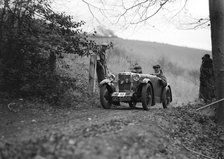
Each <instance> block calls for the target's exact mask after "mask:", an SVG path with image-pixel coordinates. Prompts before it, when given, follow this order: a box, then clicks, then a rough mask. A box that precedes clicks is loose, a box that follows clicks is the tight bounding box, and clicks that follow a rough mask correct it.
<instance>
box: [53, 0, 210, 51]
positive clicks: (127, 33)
mask: <svg viewBox="0 0 224 159" xmlns="http://www.w3.org/2000/svg"><path fill="white" fill-rule="evenodd" d="M54 1H55V3H54V4H53V8H55V9H56V10H58V11H61V12H65V13H67V14H69V15H72V16H74V19H75V20H78V21H79V20H84V21H85V22H86V24H85V28H86V29H87V30H89V31H93V30H94V29H96V28H97V26H103V27H105V28H106V29H111V30H113V31H114V32H115V34H116V35H118V36H119V37H121V38H125V39H136V40H144V41H153V42H161V43H168V44H173V45H180V46H187V47H193V48H199V49H206V50H211V39H210V28H209V27H206V28H200V29H196V30H195V29H191V30H186V27H184V26H185V25H184V24H185V23H189V22H191V20H192V18H189V17H193V18H207V17H208V15H209V7H208V0H188V2H187V6H186V8H185V9H184V10H183V11H182V12H181V14H179V15H177V16H175V17H174V18H172V19H171V17H172V15H174V14H175V11H176V10H177V8H179V6H180V4H181V3H178V1H179V2H181V0H177V3H176V4H170V6H168V10H165V11H164V12H161V14H158V15H156V16H154V17H153V18H151V19H149V21H147V23H146V24H141V25H137V26H136V25H131V26H129V27H127V28H124V27H122V25H118V24H111V23H109V22H108V21H107V20H106V19H105V17H102V16H101V15H100V14H99V13H97V12H96V11H94V10H93V11H94V15H96V17H97V18H98V20H99V21H97V20H94V18H93V17H92V15H91V13H90V12H89V10H88V7H87V5H86V4H84V2H82V0H54ZM86 1H88V0H86ZM97 1H98V0H95V2H97ZM108 1H110V0H108ZM89 2H91V3H92V4H94V3H93V2H94V0H89ZM169 8H170V9H169ZM171 10H172V11H171ZM108 18H109V19H113V18H112V17H108ZM187 27H189V26H188V25H187ZM183 28H185V29H183Z"/></svg>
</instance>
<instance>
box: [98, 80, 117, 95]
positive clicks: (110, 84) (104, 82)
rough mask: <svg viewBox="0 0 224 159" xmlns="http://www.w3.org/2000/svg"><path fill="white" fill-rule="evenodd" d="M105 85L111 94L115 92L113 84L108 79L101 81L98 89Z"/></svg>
mask: <svg viewBox="0 0 224 159" xmlns="http://www.w3.org/2000/svg"><path fill="white" fill-rule="evenodd" d="M105 84H106V85H108V86H109V88H110V91H111V92H115V91H116V88H115V86H114V84H113V82H112V81H111V80H110V79H108V78H107V79H104V80H102V81H101V82H100V87H102V86H103V85H105Z"/></svg>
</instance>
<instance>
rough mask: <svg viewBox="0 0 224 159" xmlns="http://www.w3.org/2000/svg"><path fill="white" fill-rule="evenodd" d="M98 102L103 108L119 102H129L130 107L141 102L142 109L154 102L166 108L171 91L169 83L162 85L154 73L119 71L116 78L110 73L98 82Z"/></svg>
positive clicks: (146, 108)
mask: <svg viewBox="0 0 224 159" xmlns="http://www.w3.org/2000/svg"><path fill="white" fill-rule="evenodd" d="M116 83H117V84H116ZM100 102H101V105H102V106H103V108H105V109H110V108H111V105H112V104H116V105H118V104H119V103H120V102H124V103H129V106H130V107H132V108H133V107H135V106H136V104H137V103H138V102H141V103H142V107H143V109H144V110H148V109H149V107H150V106H153V105H155V104H156V103H162V105H163V108H167V106H168V105H169V104H170V102H172V91H171V87H170V85H169V84H167V85H166V86H162V85H161V80H160V78H158V77H157V76H155V75H150V74H138V73H132V72H121V73H119V74H118V79H115V76H114V75H110V76H109V77H108V78H107V79H104V80H103V81H101V82H100Z"/></svg>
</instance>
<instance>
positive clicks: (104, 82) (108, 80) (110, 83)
mask: <svg viewBox="0 0 224 159" xmlns="http://www.w3.org/2000/svg"><path fill="white" fill-rule="evenodd" d="M104 84H108V85H109V86H111V85H112V84H113V83H112V81H111V80H110V79H104V80H102V81H101V82H100V86H102V85H104Z"/></svg>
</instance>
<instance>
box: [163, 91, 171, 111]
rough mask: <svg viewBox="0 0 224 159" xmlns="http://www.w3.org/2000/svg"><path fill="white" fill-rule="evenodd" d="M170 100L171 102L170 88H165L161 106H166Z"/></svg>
mask: <svg viewBox="0 0 224 159" xmlns="http://www.w3.org/2000/svg"><path fill="white" fill-rule="evenodd" d="M170 102H171V92H170V89H167V90H166V94H165V97H164V100H163V102H162V104H163V108H164V109H166V108H167V106H168V105H169V104H170Z"/></svg>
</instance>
